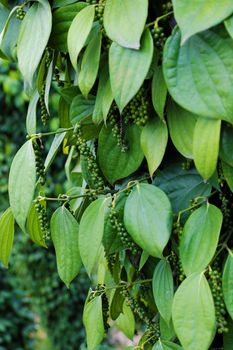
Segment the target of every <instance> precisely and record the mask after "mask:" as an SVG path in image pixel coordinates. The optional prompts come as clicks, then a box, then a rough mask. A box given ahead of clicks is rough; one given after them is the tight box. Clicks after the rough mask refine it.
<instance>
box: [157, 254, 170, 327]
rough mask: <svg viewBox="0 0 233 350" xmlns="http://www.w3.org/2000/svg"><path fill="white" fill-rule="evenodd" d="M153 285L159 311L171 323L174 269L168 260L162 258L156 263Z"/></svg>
mask: <svg viewBox="0 0 233 350" xmlns="http://www.w3.org/2000/svg"><path fill="white" fill-rule="evenodd" d="M152 286H153V295H154V299H155V303H156V306H157V308H158V311H159V313H160V315H161V316H162V318H163V319H164V320H165V321H166V322H167V324H169V322H170V320H171V317H172V302H173V295H174V286H173V276H172V270H171V267H170V264H169V262H168V261H166V260H161V261H160V262H159V263H158V264H157V265H156V268H155V271H154V274H153V281H152Z"/></svg>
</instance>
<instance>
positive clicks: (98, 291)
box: [89, 284, 110, 331]
mask: <svg viewBox="0 0 233 350" xmlns="http://www.w3.org/2000/svg"><path fill="white" fill-rule="evenodd" d="M98 296H101V300H102V315H103V322H104V329H105V331H107V330H108V329H109V327H110V325H109V302H108V298H107V295H106V286H105V284H98V285H97V286H96V288H95V289H94V290H92V291H91V294H90V296H89V301H91V300H93V299H94V298H96V297H98Z"/></svg>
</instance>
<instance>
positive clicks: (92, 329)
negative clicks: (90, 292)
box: [83, 296, 104, 350]
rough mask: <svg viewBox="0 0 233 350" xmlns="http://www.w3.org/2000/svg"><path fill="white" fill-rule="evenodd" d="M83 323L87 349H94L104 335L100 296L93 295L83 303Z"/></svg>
mask: <svg viewBox="0 0 233 350" xmlns="http://www.w3.org/2000/svg"><path fill="white" fill-rule="evenodd" d="M83 324H84V327H85V330H86V335H87V349H88V350H95V349H96V347H97V346H98V345H99V344H100V343H101V341H102V340H103V337H104V321H103V314H102V299H101V296H97V297H95V298H94V299H92V300H91V301H89V302H88V303H87V304H86V305H85V307H84V312H83Z"/></svg>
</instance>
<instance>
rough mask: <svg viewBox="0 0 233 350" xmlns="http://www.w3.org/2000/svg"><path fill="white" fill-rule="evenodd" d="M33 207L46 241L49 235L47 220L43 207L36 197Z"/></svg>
mask: <svg viewBox="0 0 233 350" xmlns="http://www.w3.org/2000/svg"><path fill="white" fill-rule="evenodd" d="M35 209H36V211H37V214H38V219H39V223H40V228H41V231H42V233H43V239H44V241H46V240H47V239H49V237H50V230H49V220H48V216H47V212H46V209H45V207H44V206H43V205H42V204H41V203H40V200H39V199H38V198H37V199H36V204H35Z"/></svg>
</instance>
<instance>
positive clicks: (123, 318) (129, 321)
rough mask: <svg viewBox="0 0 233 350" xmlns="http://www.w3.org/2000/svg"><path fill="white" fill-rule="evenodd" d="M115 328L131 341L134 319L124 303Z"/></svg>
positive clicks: (128, 307)
mask: <svg viewBox="0 0 233 350" xmlns="http://www.w3.org/2000/svg"><path fill="white" fill-rule="evenodd" d="M116 326H117V327H118V328H119V329H120V330H121V331H122V332H123V333H124V334H125V335H126V337H127V338H129V339H133V336H134V332H135V319H134V314H133V312H132V310H131V308H130V306H128V305H127V304H126V302H124V305H123V313H121V314H120V316H119V317H118V318H117V320H116Z"/></svg>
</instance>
